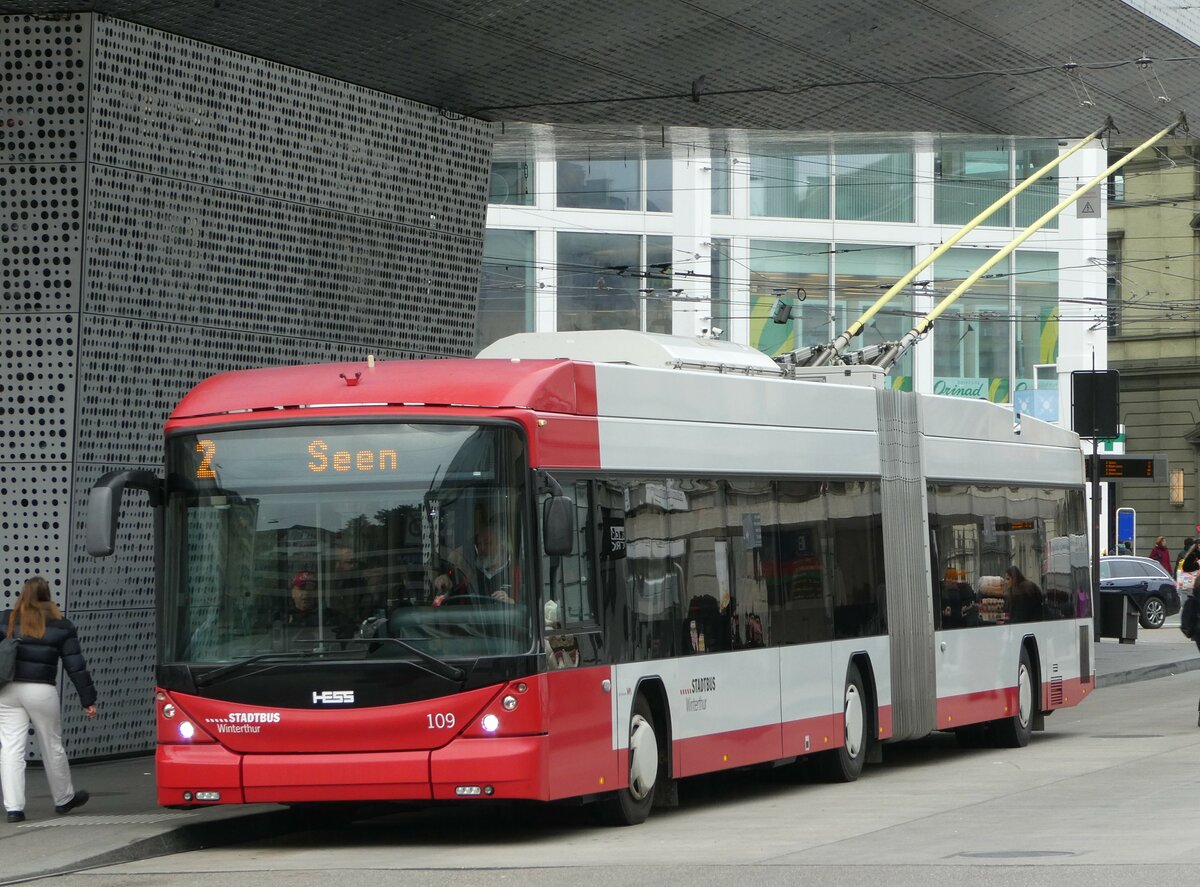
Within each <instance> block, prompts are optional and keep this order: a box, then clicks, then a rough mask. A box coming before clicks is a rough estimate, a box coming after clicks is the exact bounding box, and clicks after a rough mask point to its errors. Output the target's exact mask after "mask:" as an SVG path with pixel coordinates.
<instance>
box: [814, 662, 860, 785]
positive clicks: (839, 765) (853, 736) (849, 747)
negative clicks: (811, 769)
mask: <svg viewBox="0 0 1200 887" xmlns="http://www.w3.org/2000/svg"><path fill="white" fill-rule="evenodd" d="M867 701H868V698H867V694H866V691H865V689H864V687H863V679H862V674H861V673H860V672H859V670H858V666H857V665H855V664H854V663H853V662H851V663H850V667H849V668H848V669H847V670H846V688H845V690H844V691H843V692H842V723H843V737H842V745H841V747H840V748H835V749H834V750H833V751H827V752H822V753H821V754H820V755H819V756H818V757H817V766H818V769H819V772H820V775H821V776H822V777H823V778H824V779H826V780H827V781H829V782H853V781H854V780H856V779H858V777H859V776H860V775H861V774H862V771H863V765H864V764H865V763H866V761H867V744H868V743H869V742H870V741H871V739H872V730H873V728H874V720H873V718H872V717H871V712H870V709H869V708H868V705H867Z"/></svg>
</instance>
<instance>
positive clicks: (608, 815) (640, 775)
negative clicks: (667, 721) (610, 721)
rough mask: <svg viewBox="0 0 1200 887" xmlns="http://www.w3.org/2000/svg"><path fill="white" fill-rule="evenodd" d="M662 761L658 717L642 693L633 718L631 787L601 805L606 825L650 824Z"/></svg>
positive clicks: (630, 760) (631, 722) (630, 719)
mask: <svg viewBox="0 0 1200 887" xmlns="http://www.w3.org/2000/svg"><path fill="white" fill-rule="evenodd" d="M662 757H663V755H662V748H661V746H660V745H659V741H658V733H657V731H656V730H655V724H654V713H653V712H652V711H651V710H650V703H649V702H647V701H646V697H645V696H643V695H642V694H640V693H639V694H638V696H637V699H636V700H634V703H633V712H632V713H631V714H630V716H629V785H628V787H626V788H623V789H619V790H618V791H616V792H613V794H612V795H610V796H609V797H607V798H605V799H604V800H603V801H601V802H600V804H599V813H600V817H601V820H602V821H604V822H606V823H607V824H609V825H639V824H641V823H643V822H645V821H646V817H647V816H649V815H650V808H651V807H653V806H654V790H655V787H656V786H657V785H658V777H659V774H660V773H661V772H663V767H662V763H663V761H662Z"/></svg>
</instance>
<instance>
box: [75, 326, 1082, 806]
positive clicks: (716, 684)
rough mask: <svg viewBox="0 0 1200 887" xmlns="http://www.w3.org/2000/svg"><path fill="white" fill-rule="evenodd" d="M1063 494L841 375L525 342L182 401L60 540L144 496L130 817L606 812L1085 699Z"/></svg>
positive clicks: (1036, 472)
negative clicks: (129, 498)
mask: <svg viewBox="0 0 1200 887" xmlns="http://www.w3.org/2000/svg"><path fill="white" fill-rule="evenodd" d="M1022 425H1023V427H1022ZM1083 482H1084V469H1083V458H1082V454H1081V451H1080V448H1079V442H1078V439H1077V438H1076V436H1075V435H1074V434H1071V433H1069V432H1066V431H1063V430H1062V429H1059V428H1056V427H1053V426H1050V425H1047V424H1044V423H1041V422H1037V421H1034V420H1025V421H1024V422H1023V423H1018V424H1014V421H1013V414H1012V413H1011V412H1010V411H1007V410H1005V409H1004V408H1002V407H999V406H996V405H993V404H989V403H986V402H981V401H968V400H962V399H952V398H945V397H935V396H922V395H915V394H911V393H905V392H899V391H894V390H890V389H888V388H887V387H886V386H885V385H884V384H883V377H882V371H880V370H878V369H877V368H873V367H827V368H823V369H820V370H803V369H801V370H792V371H789V372H785V371H784V370H782V369H781V368H780V367H779V366H778V365H777V364H775V363H774V362H773V361H771V360H770V359H768V358H766V357H765V356H763V355H761V354H759V353H758V352H755V351H753V350H751V349H747V348H744V347H741V346H737V345H733V344H730V343H725V342H719V341H713V340H708V339H697V340H691V339H683V338H674V337H667V336H653V335H645V334H641V333H635V332H621V331H611V332H593V333H573V334H550V335H539V334H527V335H520V336H514V337H511V338H509V339H506V340H502V341H501V342H499V343H497V344H496V345H494V346H492V347H490V348H489V349H487V350H486V351H485V352H484V353H483V354H482V355H481V356H480V357H479V358H476V359H470V360H429V361H397V362H379V363H376V362H374V361H373V360H369V361H367V362H365V363H358V364H337V365H322V366H297V367H279V368H274V369H261V370H250V371H245V372H234V373H227V374H224V375H219V376H216V377H214V378H211V379H208V380H206V381H204V382H202V383H201V384H199V385H198V386H196V388H195V389H193V390H192V391H191V392H190V393H189V394H187V396H186V397H184V398H183V400H182V401H181V402H180V403H179V405H178V406H177V407H176V408H175V410H174V412H173V413H172V415H171V417H170V419H169V421H168V423H167V426H166V475H165V478H159V477H157V476H155V475H154V474H153V473H151V472H147V471H117V472H113V473H112V474H110V475H108V476H107V477H106V478H104V479H103V480H101V481H100V482H99V483H98V484H97V486H96V487H95V489H94V490H93V494H92V502H91V506H90V515H89V548H90V549H91V550H92V552H93V553H95V554H106V553H111V551H112V549H113V545H114V540H115V535H116V531H117V530H116V522H117V519H116V515H117V514H118V511H119V508H120V502H121V496H122V492H123V490H124V488H125V487H126V486H133V487H137V488H142V489H146V490H148V491H149V492H150V493H151V501H152V504H154V506H155V511H156V514H157V515H158V518H159V520H158V522H157V526H158V534H159V536H160V540H159V544H158V548H159V551H160V555H161V558H160V560H161V563H160V569H159V577H160V578H159V586H160V587H159V589H158V609H159V621H158V625H159V633H160V637H159V663H158V671H157V685H158V690H157V703H156V717H157V739H158V746H157V777H158V796H159V801H160V803H162V804H163V805H165V806H168V807H188V806H197V805H207V804H242V803H254V802H282V803H300V802H325V801H359V800H378V799H396V800H408V801H412V800H429V801H441V800H453V799H460V800H461V801H463V802H464V803H467V802H470V801H471V800H472V799H477V798H510V799H511V798H522V799H538V800H543V801H553V800H559V799H584V800H588V801H595V802H598V803H599V804H600V805H601V806H600V809H601V810H602V811H604V812H605V813H606V815H607V816H608V818H610V819H611V820H613V821H616V822H619V823H636V822H640V821H641V820H643V819H644V818H645V817H646V815H647V814H648V812H649V810H650V807H651V806H652V804H653V803H654V801H655V798H656V797H658V798H659V800H660V801H662V800H664V799H666V798H667V797H668V796H669V788H670V786H671V785H672V781H673V780H677V779H680V778H683V777H688V776H693V775H696V774H702V773H708V772H712V771H717V770H723V769H727V768H735V767H744V766H747V765H753V764H760V763H764V762H770V761H783V760H787V759H791V758H796V757H800V756H805V755H813V756H816V758H815V760H816V763H818V764H819V765H820V766H821V767H822V768H824V770H825V771H826V772H827V773H828V774H830V775H831V776H832V777H833V778H835V779H841V780H851V779H854V778H856V777H857V776H858V775H859V773H860V772H861V770H862V768H863V765H864V762H866V761H867V760H868V759H869V758H871V757H872V756H874V755H876V754H877V753H878V752H879V750H880V747H881V745H882V744H884V743H887V742H892V741H898V740H904V739H910V738H916V737H920V736H924V735H927V734H928V733H930V732H932V731H937V730H954V731H958V732H959V733H960V735H962V736H964V737H969V738H970V739H971V740H972V741H978V740H980V739H982V738H989V739H991V740H994V741H997V742H1000V743H1002V744H1007V745H1014V746H1020V745H1024V744H1025V743H1027V742H1028V741H1029V738H1030V733H1031V731H1033V730H1036V729H1040V728H1041V726H1042V722H1043V719H1044V717H1045V716H1046V715H1047V714H1049V713H1050V712H1052V711H1054V710H1055V709H1058V708H1062V707H1065V706H1071V705H1074V704H1076V703H1078V702H1079V701H1080V700H1081V699H1083V697H1084V696H1086V695H1087V694H1088V693H1089V692H1090V691H1091V689H1092V688H1093V687H1094V686H1095V684H1094V669H1093V666H1092V656H1091V632H1092V628H1091V607H1090V603H1089V595H1088V590H1089V588H1090V577H1089V567H1088V555H1087V542H1086V536H1085V533H1086V526H1085V524H1086V519H1085V512H1084V487H1083ZM1014 571H1015V572H1014Z"/></svg>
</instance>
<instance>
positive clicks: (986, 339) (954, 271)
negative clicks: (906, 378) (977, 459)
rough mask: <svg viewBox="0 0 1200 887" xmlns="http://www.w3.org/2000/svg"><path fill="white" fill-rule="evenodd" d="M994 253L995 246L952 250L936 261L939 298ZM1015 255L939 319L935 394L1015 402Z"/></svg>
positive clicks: (935, 350) (989, 273)
mask: <svg viewBox="0 0 1200 887" xmlns="http://www.w3.org/2000/svg"><path fill="white" fill-rule="evenodd" d="M991 256H992V251H991V250H982V249H961V248H959V249H951V250H949V251H948V252H947V253H946V254H945V255H943V256H942V257H941V258H940V259H938V260H937V262H936V263H935V265H934V276H935V278H936V280H937V298H938V299H939V300H940V299H941V298H943V297H945V296H947V295H949V294H950V292H952V291H953V290H954V289H955V288H956V287H957V286H958V285H959V284H960V283H962V281H963V280H965V279H966V278H967V277H969V276H971V274H973V273H974V272H975V270H976V269H977V268H978V267H979V266H980V265H982V264H984V263H985V262H986V261H988V259H989V258H991ZM1010 259H1011V257H1010V258H1009V259H1005V260H1004V261H1003V262H1000V263H998V264H996V265H995V266H994V267H993V268H992V269H991V270H990V271H989V272H988V273H987V274H986V275H985V276H984V277H982V278H980V279H979V280H978V281H976V283H975V285H974V286H972V287H971V289H970V290H968V291H967V292H966V293H964V294H963V295H962V296H960V297H959V298H958V300H957V301H956V302H954V304H952V305H951V306H950V307H949V308H948V309H946V311H945V312H944V313H943V314H942V316H941V317H939V318H938V320H937V323H936V324H935V326H934V332H933V337H934V341H933V376H934V380H933V390H934V393H935V394H948V395H953V396H958V397H971V398H977V399H978V398H983V399H986V400H990V401H993V402H995V403H1008V402H1009V399H1010V398H1009V390H1008V389H1009V347H1010V342H1011V341H1012V340H1011V335H1012V332H1011V329H1012V324H1011V323H1010V309H1009V304H1010V302H1009V261H1010Z"/></svg>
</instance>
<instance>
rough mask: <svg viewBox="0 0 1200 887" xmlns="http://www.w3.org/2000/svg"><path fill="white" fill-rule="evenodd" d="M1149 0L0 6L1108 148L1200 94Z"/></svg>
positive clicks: (725, 103) (26, 0)
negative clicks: (1135, 1)
mask: <svg viewBox="0 0 1200 887" xmlns="http://www.w3.org/2000/svg"><path fill="white" fill-rule="evenodd" d="M1147 6H1148V4H1147V3H1142V4H1139V6H1138V7H1135V6H1134V5H1131V4H1130V3H1126V2H1123V0H1072V2H1070V3H1047V2H1045V0H1006V2H1003V3H997V2H995V0H925V2H922V0H837V2H833V0H806V2H804V3H797V2H795V0H657V2H653V3H644V4H629V3H611V4H597V3H594V2H590V0H589V2H583V0H561V2H555V3H538V2H530V0H436V2H435V0H425V2H418V0H353V2H335V0H289V2H286V3H284V2H282V0H87V2H79V0H75V2H69V0H5V2H4V4H3V5H2V6H0V11H2V12H5V13H9V14H13V13H15V14H37V15H48V14H49V15H54V14H64V13H74V12H95V13H99V14H101V15H104V16H109V17H112V18H116V19H122V20H126V21H130V22H134V23H137V24H139V25H144V26H146V27H148V28H153V29H157V30H162V31H167V32H170V33H175V34H179V35H182V36H184V37H188V38H192V39H195V40H199V41H202V42H205V43H210V44H215V45H217V46H222V47H226V48H228V49H231V50H235V51H238V52H242V53H247V54H249V55H253V56H257V57H261V58H266V59H270V60H273V61H276V62H279V63H282V64H285V65H289V66H293V67H297V68H302V69H305V70H309V71H314V72H316V73H319V74H323V75H327V76H330V77H334V78H337V79H339V80H345V81H349V82H353V83H358V84H361V85H363V86H366V87H369V88H371V89H375V90H380V91H383V92H386V93H391V94H394V95H398V96H402V97H405V98H408V99H413V100H415V101H419V102H422V103H425V104H428V105H433V106H435V107H438V108H441V109H443V110H444V111H445V112H446V113H448V114H455V115H460V114H461V115H468V116H473V117H479V118H482V119H486V120H493V121H530V122H538V123H570V124H609V125H612V124H618V125H627V126H628V125H640V126H651V127H653V126H695V127H713V128H746V129H757V130H769V129H778V130H793V131H795V130H800V131H830V132H872V131H874V132H942V133H999V134H1015V135H1030V136H1051V137H1071V136H1079V135H1083V134H1085V133H1087V132H1090V131H1092V130H1095V129H1096V128H1098V127H1099V126H1100V125H1101V124H1102V123H1103V121H1104V119H1105V118H1106V117H1107V116H1111V117H1112V118H1113V120H1114V122H1115V123H1116V125H1117V127H1118V128H1119V129H1120V131H1121V133H1122V134H1123V135H1129V136H1136V135H1140V134H1144V133H1145V134H1148V133H1151V132H1154V131H1156V130H1158V129H1160V128H1162V127H1164V126H1166V125H1167V124H1169V123H1170V122H1171V121H1173V120H1174V119H1175V118H1176V117H1177V115H1178V114H1179V112H1180V111H1184V112H1186V111H1187V110H1188V109H1189V108H1190V107H1192V106H1193V103H1194V99H1195V98H1196V97H1197V96H1198V95H1200V76H1197V74H1198V73H1200V47H1198V46H1197V44H1196V42H1195V41H1196V40H1200V16H1196V17H1195V18H1196V22H1195V27H1194V28H1193V27H1192V26H1191V24H1190V22H1191V19H1186V20H1183V21H1182V22H1181V21H1180V20H1178V19H1177V18H1173V19H1172V27H1168V26H1167V25H1165V24H1163V23H1162V22H1160V21H1159V20H1157V19H1156V18H1154V17H1152V16H1150V15H1147V14H1146V12H1145V10H1146V9H1147ZM1181 8H1182V9H1191V8H1193V7H1181ZM1155 14H1157V13H1155ZM1184 14H1186V13H1184ZM1181 31H1182V32H1183V33H1181ZM1185 34H1186V35H1188V36H1185ZM1189 36H1190V37H1191V38H1192V39H1188V37H1189ZM1139 59H1142V60H1143V61H1142V62H1141V63H1140V64H1139V62H1138V60H1139ZM1146 59H1150V60H1151V61H1149V62H1147V61H1146Z"/></svg>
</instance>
